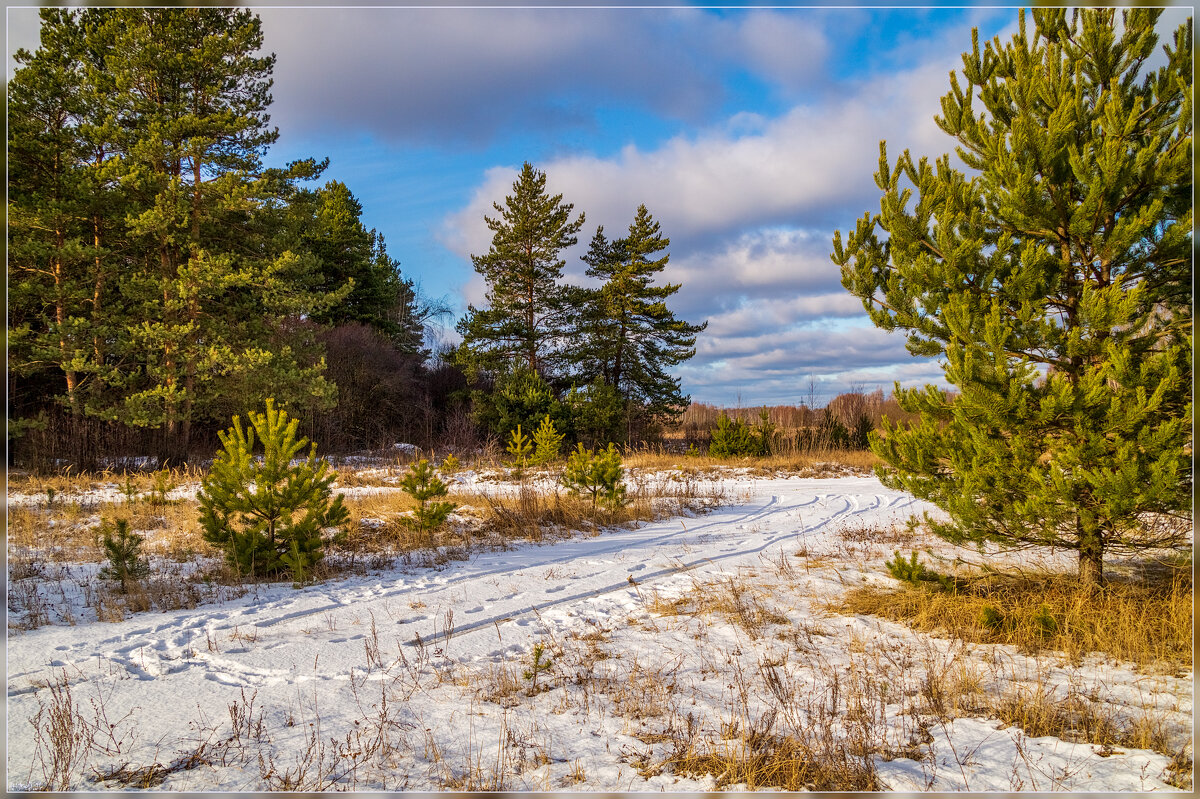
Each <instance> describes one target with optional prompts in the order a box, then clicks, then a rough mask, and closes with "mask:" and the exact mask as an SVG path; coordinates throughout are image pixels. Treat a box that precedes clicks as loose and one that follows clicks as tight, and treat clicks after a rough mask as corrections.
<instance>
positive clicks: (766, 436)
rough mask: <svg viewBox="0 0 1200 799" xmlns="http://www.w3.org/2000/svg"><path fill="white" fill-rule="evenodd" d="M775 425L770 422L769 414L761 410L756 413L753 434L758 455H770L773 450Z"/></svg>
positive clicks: (765, 410)
mask: <svg viewBox="0 0 1200 799" xmlns="http://www.w3.org/2000/svg"><path fill="white" fill-rule="evenodd" d="M775 429H776V428H775V423H774V422H772V421H771V412H770V411H768V410H767V409H766V408H763V409H762V410H761V411H759V413H758V424H756V425H755V426H754V434H755V436H757V438H758V441H757V442H756V445H757V449H758V453H757V454H759V455H763V456H766V455H770V454H771V452H772V450H774V449H775Z"/></svg>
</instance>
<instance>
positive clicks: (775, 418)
mask: <svg viewBox="0 0 1200 799" xmlns="http://www.w3.org/2000/svg"><path fill="white" fill-rule="evenodd" d="M884 417H887V418H888V419H890V420H891V421H893V422H898V421H903V422H909V421H913V420H914V419H916V418H917V416H916V415H915V414H911V413H908V412H907V411H905V410H903V409H902V408H901V407H900V405H899V403H898V402H897V401H896V399H895V398H894V397H893V396H888V397H886V398H885V397H884V394H883V390H882V389H876V390H875V391H873V392H870V393H864V392H863V391H861V390H860V389H853V390H851V391H847V392H844V393H842V394H838V395H837V396H836V397H834V398H833V399H831V400H830V401H829V402H828V403H827V404H826V405H825V406H824V407H817V406H816V402H815V401H814V399H813V398H809V400H808V402H806V403H801V404H799V405H761V406H752V407H737V408H722V407H719V406H717V405H712V404H709V403H702V402H693V403H691V404H690V405H688V407H687V409H686V410H684V411H683V413H682V414H680V416H679V419H678V421H677V422H676V423H674V424H672V425H670V426H669V427H667V429H666V431H665V438H666V440H667V442H668V443H669V444H673V445H674V446H675V447H676V448H678V449H687V448H688V447H696V448H698V449H700V450H704V451H706V450H707V449H708V448H709V447H710V446H711V444H712V443H713V441H714V437H716V438H718V439H720V438H722V437H726V436H728V435H730V432H729V431H730V430H732V432H733V434H734V435H743V436H746V437H749V438H747V440H750V439H752V438H755V437H756V436H757V439H756V440H760V441H761V442H762V448H765V449H768V450H770V451H771V452H775V453H791V452H804V451H811V450H825V449H848V448H849V449H865V448H866V447H867V439H866V436H867V434H868V433H869V432H870V431H871V430H875V429H878V428H880V427H881V426H882V421H883V419H884ZM764 454H765V453H764Z"/></svg>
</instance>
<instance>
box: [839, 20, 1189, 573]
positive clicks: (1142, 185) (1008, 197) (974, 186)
mask: <svg viewBox="0 0 1200 799" xmlns="http://www.w3.org/2000/svg"><path fill="white" fill-rule="evenodd" d="M1158 16H1159V12H1157V11H1153V10H1149V9H1136V10H1130V11H1127V12H1123V19H1122V23H1121V24H1120V25H1119V26H1118V25H1117V23H1116V17H1115V12H1113V11H1111V10H1086V11H1075V12H1073V13H1072V15H1071V18H1070V20H1069V21H1068V19H1067V15H1066V12H1065V11H1063V10H1061V9H1038V10H1035V11H1034V12H1033V19H1034V22H1035V26H1036V27H1035V30H1034V31H1033V32H1032V35H1030V32H1029V31H1028V30H1027V26H1026V18H1025V14H1024V13H1022V14H1021V16H1020V25H1019V31H1018V33H1017V34H1016V35H1015V36H1014V37H1013V38H1012V40H1011V41H1010V42H1008V43H1007V44H1001V42H1000V41H999V39H996V40H993V41H992V42H989V43H987V44H986V45H985V46H984V47H983V48H982V49H981V48H980V46H979V41H978V38H977V34H976V38H975V40H974V42H973V46H972V50H971V52H969V53H966V54H964V56H963V70H962V74H961V79H960V76H959V75H955V74H952V75H951V90H950V93H949V94H947V95H946V96H945V97H944V98H943V99H942V116H941V117H939V118H938V119H937V122H938V124H939V126H940V127H941V128H942V129H943V130H944V131H945V132H946V133H948V134H949V135H950V136H952V137H953V138H954V139H955V140H956V141H957V143H958V148H957V152H958V154H959V157H960V158H961V159H962V161H963V163H964V164H965V165H966V167H967V168H968V169H970V170H971V176H970V177H968V176H967V175H966V174H964V173H963V172H962V171H959V170H957V169H954V168H952V167H951V165H950V159H949V157H948V156H942V157H941V158H939V159H938V160H937V162H936V164H932V165H931V164H930V163H929V162H928V161H927V160H925V159H921V160H920V161H918V162H914V161H913V159H912V157H911V156H910V155H909V154H908V152H905V153H904V154H903V155H902V156H901V157H900V159H899V160H898V161H897V163H896V164H895V166H890V165H889V162H888V158H887V153H886V149H885V148H884V146H883V145H882V144H881V147H880V164H879V171H878V173H877V175H876V180H877V182H878V184H879V186H880V188H881V189H882V190H883V192H884V197H883V200H882V203H881V211H880V213H879V214H877V215H875V216H870V215H867V216H864V217H863V218H862V219H861V220H860V221H859V223H858V226H857V229H856V230H855V231H854V232H852V233H850V234H849V235H848V236H847V239H846V242H845V244H844V245H843V242H842V238H841V234H840V232H839V233H838V234H837V235H836V236H835V238H834V253H833V259H834V261H835V262H836V263H838V264H839V265H841V267H842V277H843V283H844V285H845V286H846V287H847V288H848V289H849V290H850V291H851V292H852V293H854V294H855V295H857V296H858V297H860V298H861V299H862V300H863V304H864V306H865V307H866V309H867V311H868V313H869V314H870V315H871V318H872V320H873V321H874V322H875V323H876V324H877V325H879V326H880V327H882V328H884V329H887V330H892V329H897V328H899V329H901V330H905V331H907V332H908V347H909V350H910V351H911V352H913V353H914V354H916V355H924V356H933V355H940V356H942V357H943V358H944V359H945V369H946V379H947V381H948V382H949V383H950V384H952V385H953V386H955V387H956V389H957V391H958V395H957V396H956V397H952V396H950V395H949V394H948V393H947V392H944V391H941V390H939V389H937V388H935V387H932V386H930V387H926V388H925V389H924V390H908V391H905V390H901V389H900V388H899V387H898V386H897V390H896V395H897V398H898V400H899V402H900V405H901V407H902V408H903V409H904V410H906V411H909V412H915V413H919V414H920V421H919V422H916V423H914V424H912V425H911V426H907V427H904V426H899V425H894V424H890V423H885V425H884V428H883V433H882V435H880V436H872V442H873V448H874V449H875V451H876V452H877V453H878V454H879V455H880V456H881V457H882V458H883V459H884V460H885V461H886V463H887V467H886V468H884V469H882V470H881V477H882V479H883V480H884V482H885V483H886V484H887V485H889V486H891V487H894V488H903V489H905V490H908V491H911V492H912V493H913V494H914V495H916V496H918V497H920V498H922V499H927V500H930V501H932V502H934V503H936V504H937V505H938V506H939V507H941V508H943V509H944V510H945V511H947V513H948V514H949V517H950V520H949V521H948V522H938V521H934V520H930V522H929V523H930V527H931V528H932V529H933V530H934V531H935V532H937V533H939V534H941V535H943V536H945V537H947V538H949V539H950V540H954V541H973V542H980V543H982V542H984V541H994V542H998V543H1001V544H1005V545H1013V546H1031V545H1047V546H1054V547H1064V548H1072V549H1075V550H1078V553H1079V575H1080V578H1081V580H1082V581H1083V582H1084V583H1086V584H1096V583H1099V582H1101V581H1102V579H1103V562H1104V556H1105V555H1106V554H1107V553H1109V552H1112V551H1120V550H1137V549H1141V548H1145V547H1153V546H1161V545H1179V544H1182V543H1183V542H1184V541H1185V534H1186V529H1185V528H1186V527H1187V526H1188V525H1187V524H1186V521H1185V520H1186V518H1190V505H1191V484H1192V476H1191V471H1190V465H1189V460H1190V457H1189V454H1188V452H1189V445H1190V441H1191V431H1190V428H1191V413H1192V404H1191V399H1190V389H1191V384H1192V363H1191V285H1190V274H1189V272H1190V260H1191V254H1192V233H1191V229H1192V205H1191V190H1192V169H1193V163H1192V99H1191V98H1192V23H1191V20H1190V19H1189V20H1188V22H1187V24H1186V25H1184V26H1181V27H1180V28H1179V30H1178V31H1177V32H1176V35H1175V41H1174V46H1168V47H1166V48H1165V50H1166V54H1167V64H1166V65H1165V66H1163V67H1161V68H1159V69H1157V70H1148V69H1147V68H1146V63H1147V59H1149V58H1150V57H1151V55H1152V54H1153V52H1154V49H1155V46H1156V43H1157V36H1156V34H1155V31H1154V27H1155V23H1156V21H1157V19H1158ZM905 181H907V182H908V183H909V184H911V188H910V187H908V186H906V185H905ZM914 190H915V191H914ZM914 196H915V197H916V203H915V205H911V206H910V201H911V200H912V199H913V197H914ZM877 228H882V229H883V230H884V231H885V232H886V234H887V237H886V240H881V239H880V237H879V236H878V235H877V233H876V229H877ZM1180 517H1183V519H1184V520H1181V519H1180ZM1172 518H1174V519H1175V520H1176V521H1177V522H1179V521H1183V523H1182V524H1175V525H1171V524H1164V523H1163V522H1164V521H1168V522H1169V521H1170V520H1171V519H1172Z"/></svg>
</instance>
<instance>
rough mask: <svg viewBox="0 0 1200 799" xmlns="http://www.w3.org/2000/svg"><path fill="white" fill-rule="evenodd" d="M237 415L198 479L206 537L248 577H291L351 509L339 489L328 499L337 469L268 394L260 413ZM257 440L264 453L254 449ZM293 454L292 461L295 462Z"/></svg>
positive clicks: (299, 576)
mask: <svg viewBox="0 0 1200 799" xmlns="http://www.w3.org/2000/svg"><path fill="white" fill-rule="evenodd" d="M249 417H250V419H249V421H250V426H249V427H243V426H242V421H241V419H240V418H239V417H237V416H235V417H234V418H233V427H231V428H229V429H228V430H224V431H222V432H221V434H220V437H221V444H222V448H221V450H220V451H219V452H218V453H217V457H216V458H215V459H214V460H213V465H212V469H211V470H210V471H209V473H208V474H207V475H206V476H205V478H204V480H203V481H202V482H201V484H200V493H199V494H198V495H197V498H198V499H199V500H200V514H201V515H200V525H201V527H202V528H203V534H204V540H206V541H208V542H209V543H210V544H213V545H214V546H217V547H219V548H221V549H222V550H224V551H225V557H226V559H227V560H228V561H229V563H230V565H232V566H234V567H235V568H236V569H238V571H239V572H241V573H244V574H250V575H275V574H279V573H283V572H287V573H290V574H291V575H292V576H293V577H294V578H295V579H296V581H297V582H303V580H304V577H305V575H306V574H307V573H308V571H309V570H310V569H311V567H312V566H314V565H316V563H317V562H319V561H320V560H321V558H322V557H323V556H324V544H323V541H322V539H321V534H322V531H324V530H325V529H327V528H344V527H345V526H346V524H347V523H348V522H349V521H350V513H349V511H347V510H346V507H345V505H343V504H342V495H341V494H338V495H337V496H336V497H333V498H332V499H331V497H332V494H333V492H332V489H331V486H332V485H333V481H334V480H335V479H336V477H337V473H336V472H332V471H330V468H329V463H328V462H326V461H324V460H322V459H320V458H318V457H317V446H316V444H313V445H312V446H311V447H310V449H309V453H308V457H307V458H305V459H303V460H299V458H300V456H301V454H302V451H303V449H304V447H305V445H307V444H308V443H309V442H308V439H307V438H297V436H296V428H297V426H298V425H299V420H298V419H289V418H288V414H287V412H286V411H283V410H277V409H276V408H275V403H274V401H273V400H267V404H266V412H265V413H256V412H253V411H252V412H251V413H250V414H249ZM256 442H261V444H262V455H261V457H256V456H255V454H254V450H255V443H256ZM293 460H296V461H297V462H296V463H293Z"/></svg>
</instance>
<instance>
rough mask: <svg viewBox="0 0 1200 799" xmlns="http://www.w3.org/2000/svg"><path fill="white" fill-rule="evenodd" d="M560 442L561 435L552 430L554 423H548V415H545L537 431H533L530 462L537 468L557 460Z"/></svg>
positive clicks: (561, 440)
mask: <svg viewBox="0 0 1200 799" xmlns="http://www.w3.org/2000/svg"><path fill="white" fill-rule="evenodd" d="M562 442H563V435H562V433H560V432H558V430H556V429H555V428H554V422H552V421H550V414H546V415H545V416H544V417H542V421H541V423H540V424H539V425H538V428H537V430H535V431H533V445H534V453H533V458H532V459H531V461H530V462H531V463H533V464H534V465H535V466H539V465H542V464H546V463H551V462H552V461H556V460H558V453H559V450H560V449H561V448H562Z"/></svg>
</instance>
